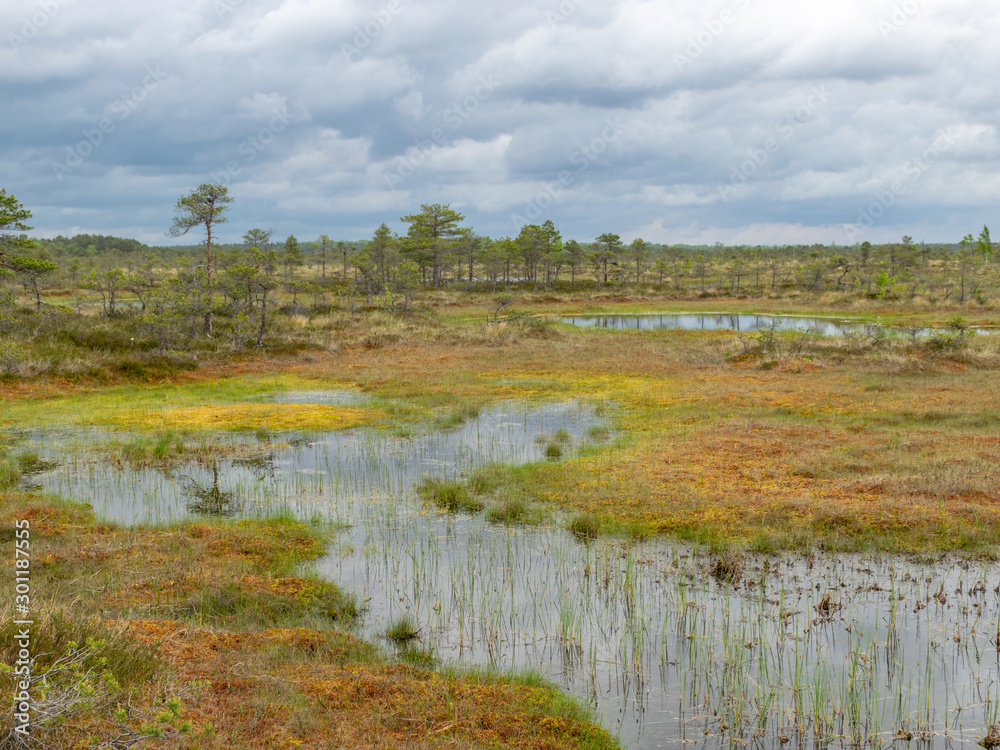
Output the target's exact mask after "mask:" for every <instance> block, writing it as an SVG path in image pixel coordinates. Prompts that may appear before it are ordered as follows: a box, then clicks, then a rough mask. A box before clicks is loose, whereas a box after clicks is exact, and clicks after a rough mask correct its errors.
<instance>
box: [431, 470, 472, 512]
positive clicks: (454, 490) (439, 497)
mask: <svg viewBox="0 0 1000 750" xmlns="http://www.w3.org/2000/svg"><path fill="white" fill-rule="evenodd" d="M417 494H418V495H419V496H420V498H421V499H422V500H423V501H424V502H428V503H433V504H434V505H436V506H438V507H439V508H443V509H444V510H447V511H449V512H451V513H457V512H459V511H465V512H466V513H476V512H478V511H480V510H482V509H483V508H484V507H485V505H484V503H483V502H482V501H481V500H480V499H479V498H477V497H475V496H473V495H472V494H471V493H470V492H469V488H468V487H466V485H465V484H464V483H462V482H457V481H454V480H450V479H435V478H432V477H428V478H426V479H424V480H423V481H422V482H420V484H419V485H417Z"/></svg>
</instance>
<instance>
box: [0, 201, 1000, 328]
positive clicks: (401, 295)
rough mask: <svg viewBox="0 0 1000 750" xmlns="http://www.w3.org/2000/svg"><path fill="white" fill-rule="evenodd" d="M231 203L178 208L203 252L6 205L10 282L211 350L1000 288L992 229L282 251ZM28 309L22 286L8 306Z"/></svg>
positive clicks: (442, 215) (523, 234)
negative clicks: (231, 216) (271, 336)
mask: <svg viewBox="0 0 1000 750" xmlns="http://www.w3.org/2000/svg"><path fill="white" fill-rule="evenodd" d="M231 202H232V198H231V196H230V195H229V192H228V189H227V188H226V187H225V186H224V185H217V184H204V185H201V186H199V187H198V188H197V189H196V190H194V191H192V192H191V193H190V194H188V195H185V196H182V197H181V198H180V199H178V201H177V203H176V205H175V219H174V222H173V224H172V225H171V226H170V227H168V228H167V233H168V234H169V235H171V236H173V237H181V236H185V235H188V234H189V233H191V232H192V230H196V231H195V235H193V236H197V237H198V238H199V240H200V244H199V245H198V246H197V247H198V251H197V254H194V253H191V252H184V253H177V251H176V249H164V248H149V247H146V246H144V245H142V244H141V243H138V242H137V241H135V240H123V239H119V238H111V237H103V236H100V235H79V236H77V237H75V238H71V239H69V238H63V237H58V238H56V239H54V240H32V239H30V238H29V237H28V236H27V234H26V232H27V231H28V230H29V229H30V227H29V226H28V225H27V224H26V221H27V220H28V219H29V218H30V216H31V214H30V211H28V210H27V209H25V208H24V207H23V206H22V205H21V204H20V203H19V202H18V201H17V200H16V199H15V198H14V196H12V195H8V194H7V193H6V191H5V190H4V191H0V271H2V272H3V273H4V274H5V275H6V276H7V277H8V279H9V280H11V279H12V280H13V281H14V285H15V286H16V285H20V287H21V290H22V292H23V294H24V295H25V296H26V298H28V299H30V300H31V301H32V303H33V304H34V306H35V307H36V309H41V308H42V306H43V304H44V299H43V293H44V291H45V288H46V284H49V285H52V284H55V283H56V281H57V280H61V281H62V282H63V283H68V284H70V285H71V286H74V287H81V288H84V289H88V290H91V291H92V292H93V293H94V294H95V295H96V296H97V298H99V300H100V304H101V309H102V311H103V312H104V313H105V314H106V315H107V316H109V317H113V316H116V315H119V314H122V312H123V311H125V310H134V309H138V311H139V312H141V313H142V314H145V315H146V316H147V317H148V318H149V319H150V321H152V322H153V324H155V325H154V327H157V328H158V330H161V332H162V335H163V336H164V337H169V334H170V332H174V333H175V334H176V332H177V331H179V330H185V331H186V333H187V334H198V335H202V336H211V335H212V333H213V330H214V318H215V317H216V314H217V313H218V312H220V311H221V312H224V313H225V316H226V319H227V321H228V326H229V333H230V335H236V337H237V338H241V339H244V340H246V341H247V342H253V343H254V344H256V345H258V346H261V345H263V340H264V336H265V333H266V331H267V323H268V316H269V315H270V314H271V313H272V312H273V310H274V307H275V305H276V302H277V301H278V300H279V299H280V301H281V304H282V305H283V306H285V307H289V306H290V307H291V308H293V309H296V308H298V307H300V306H303V305H306V304H308V305H310V306H312V307H314V308H315V307H317V306H321V305H324V304H328V302H329V299H330V298H331V296H333V295H337V296H340V297H343V296H348V297H364V298H365V300H366V302H367V303H368V304H376V305H379V306H382V307H390V308H394V307H397V306H403V307H405V306H407V305H408V304H409V301H410V300H411V298H412V296H413V295H414V294H416V293H417V292H419V291H421V290H425V289H444V288H449V289H459V290H470V291H479V292H491V293H495V292H498V291H501V290H511V289H514V288H518V289H528V290H533V291H540V290H559V289H574V288H582V287H586V286H590V287H609V288H643V287H649V288H652V289H655V290H658V291H659V292H661V293H665V294H674V295H677V296H690V295H702V296H708V295H730V296H744V295H748V296H752V295H765V294H771V295H781V294H784V293H788V292H790V291H792V290H797V291H799V292H812V293H820V292H828V291H837V292H846V293H849V294H857V295H861V296H868V297H872V298H878V299H883V300H895V299H911V300H912V299H915V298H917V297H921V298H925V299H927V300H929V301H932V302H934V301H941V302H947V301H951V302H958V303H964V302H967V301H969V300H975V301H978V302H980V303H985V302H986V301H987V300H989V299H990V298H992V297H994V296H995V295H996V293H997V291H998V288H1000V284H998V281H1000V268H998V264H997V263H996V260H997V259H998V258H1000V254H998V253H997V250H998V245H997V244H996V243H994V242H993V240H992V238H991V236H990V232H989V229H988V228H987V227H983V229H982V230H981V232H979V234H978V235H977V236H973V235H972V234H969V235H966V236H965V237H964V238H963V239H962V240H961V241H960V242H959V243H957V244H955V245H947V244H939V245H928V244H924V243H916V242H914V241H913V239H912V238H911V237H909V236H904V237H902V238H901V239H900V241H899V242H894V243H883V244H878V245H873V244H871V243H869V242H863V243H860V244H858V245H854V246H851V247H845V246H823V245H809V246H806V245H786V246H781V247H767V246H736V247H733V246H723V245H722V244H721V243H718V244H716V245H715V246H714V247H711V248H705V247H701V248H697V247H688V246H680V245H678V246H672V245H662V244H653V243H647V242H645V241H644V240H642V239H635V240H633V241H632V242H629V243H626V242H624V241H623V240H622V239H621V237H620V235H618V234H615V233H612V232H607V233H603V234H601V235H599V236H597V237H595V238H594V239H593V240H590V241H587V242H580V241H578V240H574V239H564V238H563V237H562V235H561V234H560V232H559V230H558V229H557V228H556V226H555V225H554V223H553V222H552V221H545V222H543V223H541V224H531V225H526V226H523V227H522V228H521V230H520V232H519V233H518V234H517V236H513V237H510V236H508V237H501V238H491V237H487V236H483V235H480V234H477V233H476V232H475V231H474V230H473V228H472V227H470V226H465V225H464V222H465V217H464V216H463V215H462V214H461V213H459V212H458V211H455V210H454V209H452V208H451V207H450V206H448V205H442V204H436V203H435V204H423V205H421V206H420V210H419V211H418V212H415V213H413V214H409V215H405V216H402V217H400V219H401V221H402V222H403V223H404V224H405V225H406V226H407V229H406V231H405V233H402V234H399V233H396V232H393V231H392V230H391V229H390V228H389V226H388V225H387V224H385V223H383V224H381V225H380V226H379V227H378V228H377V229H376V230H375V232H374V233H373V235H372V237H371V238H370V239H369V240H367V241H364V242H346V241H335V240H331V239H330V237H329V236H328V235H320V236H319V237H318V238H317V239H316V240H314V241H309V242H300V241H299V240H298V239H297V238H296V237H295V236H294V235H290V236H288V237H287V238H285V240H284V241H280V240H275V238H274V237H273V232H272V231H270V230H266V229H262V228H259V227H254V228H249V229H247V230H246V232H245V233H244V234H243V237H242V242H241V243H235V244H234V243H219V241H218V228H219V225H221V224H224V223H226V221H227V219H228V217H227V215H226V214H227V211H228V209H229V207H230V204H231ZM8 287H10V285H8ZM12 300H13V293H12V291H11V290H10V288H8V291H7V297H6V305H7V306H8V307H9V306H10V304H12ZM195 321H196V322H195ZM182 322H183V323H184V324H183V325H182ZM234 332H235V333H234Z"/></svg>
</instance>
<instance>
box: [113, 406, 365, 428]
mask: <svg viewBox="0 0 1000 750" xmlns="http://www.w3.org/2000/svg"><path fill="white" fill-rule="evenodd" d="M379 416H380V415H379V414H377V413H376V412H375V411H374V410H370V409H361V408H358V407H355V406H329V405H316V404H230V405H226V406H219V405H212V404H206V405H204V406H185V407H179V408H176V409H161V410H156V411H124V412H119V413H117V414H112V415H110V416H109V417H108V419H107V422H108V423H110V424H113V425H116V426H118V427H126V428H132V429H135V428H139V429H174V430H257V429H267V430H275V431H284V430H339V429H344V428H347V427H357V426H359V425H362V424H365V423H367V422H370V421H372V420H373V419H376V418H378V417H379Z"/></svg>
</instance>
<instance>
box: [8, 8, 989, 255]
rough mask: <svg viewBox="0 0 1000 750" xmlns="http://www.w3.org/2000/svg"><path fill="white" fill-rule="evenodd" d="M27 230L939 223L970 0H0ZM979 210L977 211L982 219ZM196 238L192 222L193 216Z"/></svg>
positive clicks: (966, 73)
mask: <svg viewBox="0 0 1000 750" xmlns="http://www.w3.org/2000/svg"><path fill="white" fill-rule="evenodd" d="M0 33H2V38H0V97H2V101H3V102H4V104H3V114H2V116H0V187H3V188H5V189H6V190H7V191H8V193H13V194H14V195H15V196H16V197H17V198H18V199H19V200H20V201H21V202H22V203H23V204H24V206H25V207H26V208H28V209H29V210H31V211H32V212H33V214H34V217H33V219H32V224H33V226H34V227H35V229H34V231H33V234H34V235H36V236H41V237H53V236H56V235H58V234H63V235H67V236H70V235H73V234H76V233H91V234H113V235H117V236H122V237H133V238H136V239H138V240H140V241H142V242H146V243H149V244H158V245H164V244H177V243H187V244H191V243H193V242H195V241H197V240H196V239H194V238H192V237H188V238H184V239H182V240H171V239H169V238H167V236H166V234H165V232H166V230H167V229H168V227H169V226H170V224H171V222H172V220H173V216H174V205H175V203H176V202H177V199H178V198H180V197H181V196H183V195H185V194H187V193H189V192H191V191H192V190H194V189H195V188H197V187H198V186H199V185H200V184H202V183H206V182H214V183H223V184H225V185H227V186H228V187H229V191H230V194H231V196H232V198H233V203H232V204H231V207H230V211H229V222H228V224H227V225H225V226H223V227H219V229H220V230H221V239H222V240H223V241H238V240H239V238H240V237H241V236H242V235H243V234H244V233H245V232H246V231H247V230H248V229H250V228H252V227H261V228H265V229H273V230H274V232H275V236H276V237H277V238H284V237H286V236H287V235H288V234H295V235H296V236H297V237H298V238H299V239H302V240H310V239H315V238H316V237H317V236H318V235H319V234H321V233H322V234H328V235H330V237H332V238H334V239H345V240H357V239H365V238H368V237H370V236H371V234H372V232H373V231H374V230H375V228H376V227H377V226H378V225H379V224H381V223H382V222H386V223H387V224H388V225H389V226H390V227H391V228H392V229H393V230H395V231H400V232H402V231H405V228H406V225H405V223H403V222H402V221H401V220H400V217H402V216H404V215H407V214H412V213H415V212H418V211H419V210H420V205H421V204H424V203H446V204H450V205H451V207H452V208H454V209H456V210H458V211H460V212H461V213H463V214H464V215H465V216H466V225H468V226H472V227H473V228H474V229H475V230H476V231H477V232H478V233H479V234H482V235H488V236H491V237H502V236H507V235H510V236H514V235H516V234H517V232H518V231H519V229H520V227H521V226H523V225H524V224H536V223H542V222H543V221H545V220H547V219H551V220H552V221H553V222H554V223H555V224H556V226H557V227H558V228H559V230H560V231H561V233H562V235H563V236H564V237H566V238H575V239H579V240H581V241H587V240H592V239H593V238H594V237H596V236H597V235H598V234H602V233H604V232H614V233H617V234H620V235H621V236H622V238H623V239H625V240H626V241H630V240H632V239H634V238H636V237H642V238H643V239H645V240H647V241H649V242H659V243H690V244H712V243H715V242H722V243H725V244H764V245H778V244H798V243H805V244H811V243H823V244H842V245H843V244H854V243H857V242H861V241H863V240H869V241H872V242H886V241H896V240H899V238H900V237H901V236H902V235H904V234H906V235H910V236H912V237H913V238H914V239H915V240H917V241H926V242H957V241H958V240H960V239H961V238H962V237H963V236H964V235H965V234H968V233H973V234H978V232H979V231H980V230H981V228H982V226H983V225H984V224H996V223H998V222H1000V141H998V133H997V126H998V124H1000V76H998V75H997V71H1000V43H998V40H1000V3H997V2H995V1H994V0H837V2H816V1H815V0H813V1H812V2H809V1H806V2H803V1H802V0H795V1H794V2H793V1H790V0H719V1H716V0H669V1H667V0H655V1H642V0H532V1H531V2H524V1H523V0H503V2H501V1H500V0H485V1H482V0H481V1H480V2H468V1H467V0H372V1H370V2H369V1H361V0H358V1H351V0H162V1H161V2H158V3H154V2H148V1H144V2H137V1H136V0H100V2H98V0H3V2H2V4H0ZM994 234H996V230H994ZM198 239H200V238H198Z"/></svg>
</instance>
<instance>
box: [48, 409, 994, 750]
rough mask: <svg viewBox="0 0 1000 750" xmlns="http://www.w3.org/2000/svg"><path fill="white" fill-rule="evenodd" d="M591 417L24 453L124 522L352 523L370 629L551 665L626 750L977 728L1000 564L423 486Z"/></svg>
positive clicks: (460, 652) (494, 419) (91, 439)
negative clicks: (166, 455) (547, 507)
mask: <svg viewBox="0 0 1000 750" xmlns="http://www.w3.org/2000/svg"><path fill="white" fill-rule="evenodd" d="M314 398H317V399H320V398H323V397H322V396H315V397H314ZM331 398H333V397H331ZM315 402H316V403H330V401H321V400H317V401H315ZM600 424H601V420H600V419H599V418H598V417H597V415H595V414H594V412H593V411H592V410H590V409H588V408H585V407H582V406H580V405H578V404H576V403H572V402H571V403H563V404H544V405H534V406H527V405H520V404H503V405H500V406H497V407H494V408H491V409H487V410H483V412H481V413H480V414H479V416H478V417H477V418H475V419H472V420H470V421H469V422H467V423H465V424H464V425H462V426H460V427H458V428H456V429H453V430H448V431H443V432H435V433H431V434H426V435H418V436H415V437H407V438H402V437H394V436H391V435H388V434H384V433H379V432H376V431H370V430H356V431H342V432H330V433H321V434H315V435H289V436H285V438H284V440H285V442H284V443H283V444H281V445H273V444H268V448H267V450H266V451H263V452H260V453H253V452H251V454H250V455H249V456H242V457H239V458H234V459H231V460H220V461H217V462H214V463H212V464H211V465H207V466H198V465H194V464H192V465H185V466H184V467H183V470H180V469H178V470H161V469H156V468H142V469H136V470H133V469H128V468H114V467H110V466H108V465H107V464H106V463H105V462H103V460H102V459H101V457H100V456H95V455H93V454H92V453H88V450H89V449H90V448H91V447H92V446H93V445H95V444H99V443H100V442H101V441H102V440H103V439H104V437H106V436H102V434H101V433H98V432H95V431H89V430H88V431H79V432H61V433H46V434H44V435H41V434H39V435H36V436H35V437H34V446H32V447H34V449H35V450H36V451H37V452H38V453H39V456H40V459H39V460H53V461H58V462H59V465H58V466H57V467H55V468H48V470H47V471H44V472H41V473H39V474H38V475H37V477H36V480H37V481H39V482H41V483H42V484H43V485H44V487H45V489H47V490H49V491H53V492H58V493H61V494H64V495H67V496H69V497H72V498H75V499H78V500H85V501H88V502H91V503H92V504H93V506H94V508H95V510H96V512H97V513H98V515H100V516H102V517H105V518H109V519H112V520H115V521H118V522H121V523H126V524H131V523H146V522H150V521H165V520H174V519H179V518H184V517H187V516H190V515H199V514H205V513H209V514H214V515H226V516H232V515H256V514H262V513H270V512H273V511H276V510H280V509H287V510H290V511H291V512H293V513H295V514H298V515H299V516H301V517H312V516H314V515H319V516H322V517H325V518H328V519H331V520H336V521H339V522H341V523H342V524H343V525H344V527H345V528H344V529H343V530H342V531H339V532H336V535H335V537H334V539H333V541H332V543H331V546H330V549H329V554H328V555H327V556H326V557H325V558H323V559H322V560H320V561H319V563H318V564H317V566H316V567H317V569H318V571H319V572H320V574H321V575H325V576H328V577H329V578H330V579H331V580H334V581H336V582H337V583H338V584H340V585H342V586H344V587H345V588H346V589H347V590H351V591H354V592H355V593H357V595H358V596H359V597H360V598H362V599H365V600H367V603H368V607H369V611H368V613H367V616H366V619H365V622H364V624H363V629H364V635H365V636H366V637H368V638H370V639H373V640H374V639H378V638H379V637H380V635H381V634H382V633H384V632H385V630H386V626H387V624H388V623H390V622H392V621H394V620H395V619H396V618H398V617H399V616H401V615H402V614H409V615H410V616H411V617H413V619H414V621H415V623H416V626H417V627H418V629H419V631H420V633H421V636H422V639H423V642H422V645H421V648H424V649H426V650H428V651H430V652H432V653H434V654H435V655H436V656H437V657H438V658H440V659H454V660H457V661H459V662H461V663H464V664H468V663H480V664H491V665H494V666H496V667H497V668H500V669H510V668H522V667H528V668H532V669H534V670H536V671H541V672H542V673H544V674H545V675H546V676H548V677H549V678H550V679H552V680H553V681H554V682H556V683H557V684H559V685H561V686H563V687H565V688H566V689H567V690H569V691H571V692H572V693H573V694H574V695H576V696H578V697H580V698H582V699H584V700H588V701H589V702H590V703H592V704H593V705H594V706H595V707H596V708H597V710H598V712H599V715H600V717H601V720H602V722H603V723H604V724H605V726H607V727H608V728H610V729H611V730H612V731H617V732H618V733H619V734H620V736H621V738H622V741H623V743H624V744H626V745H627V746H629V747H632V748H643V749H644V748H660V747H667V746H676V745H677V744H679V743H697V744H701V745H704V746H707V747H713V748H716V747H718V748H722V747H731V746H732V744H733V743H734V742H736V743H737V744H741V745H743V744H749V743H754V744H762V743H766V744H768V745H773V746H777V745H778V744H779V743H782V738H788V739H794V740H795V741H796V743H797V744H800V745H804V744H807V743H808V744H810V745H813V746H815V745H816V744H822V745H827V744H829V743H831V742H835V743H837V744H839V745H855V746H857V745H868V746H877V745H890V744H892V743H893V742H894V741H895V740H896V732H899V731H902V732H903V733H904V736H905V735H906V734H912V735H913V736H914V737H916V738H918V739H919V738H923V740H924V745H923V746H925V747H927V746H939V745H940V746H942V747H943V746H951V745H958V744H968V745H971V744H972V743H974V742H976V741H978V740H979V739H981V738H982V737H984V736H985V735H986V728H987V726H988V724H990V723H991V721H996V711H997V705H998V703H997V693H998V687H1000V685H998V683H1000V566H998V565H997V564H996V563H993V562H982V563H969V562H963V561H958V560H947V559H941V560H935V561H932V562H924V563H918V562H910V561H907V560H905V559H901V558H896V557H879V556H860V555H816V556H813V557H808V558H807V557H788V558H780V557H764V556H761V557H739V558H732V559H721V558H717V557H715V556H713V555H712V554H710V553H707V552H700V551H697V550H694V549H692V548H689V547H686V546H684V545H680V544H672V543H668V542H665V541H662V540H655V541H647V542H643V543H626V542H622V541H616V540H610V539H597V540H595V541H593V542H591V543H589V544H583V543H581V542H580V541H578V540H577V539H576V538H574V537H573V535H572V534H571V533H569V532H568V531H566V530H565V529H564V528H562V525H561V523H558V524H555V525H552V526H543V527H528V526H504V525H501V524H496V523H490V522H489V521H487V519H486V516H485V514H483V513H478V514H474V515H468V514H449V513H444V512H440V511H438V510H436V509H432V508H428V507H427V506H426V505H425V504H423V503H421V502H420V500H419V499H418V498H417V496H416V493H415V492H414V485H415V484H416V482H418V481H419V480H420V479H421V478H423V477H425V476H435V477H457V476H461V475H462V474H465V473H468V472H469V471H470V470H471V469H473V468H474V467H476V466H480V465H483V464H485V463H489V462H502V463H508V464H517V463H523V462H526V461H538V460H543V459H544V445H545V443H546V440H540V439H539V438H540V436H542V435H547V436H550V437H551V436H555V435H557V434H559V435H564V434H565V435H568V436H569V437H568V439H567V441H566V442H567V450H568V452H570V453H571V452H572V451H571V448H570V446H578V445H580V444H581V443H582V442H583V441H584V440H585V436H586V435H587V434H588V431H589V430H591V429H592V428H599V427H600ZM219 439H220V440H230V441H234V442H235V443H241V442H242V443H246V444H248V445H249V444H250V443H252V442H253V441H254V438H253V437H243V436H240V435H228V436H219ZM959 708H960V709H961V710H960V711H958V710H957V709H959Z"/></svg>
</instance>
